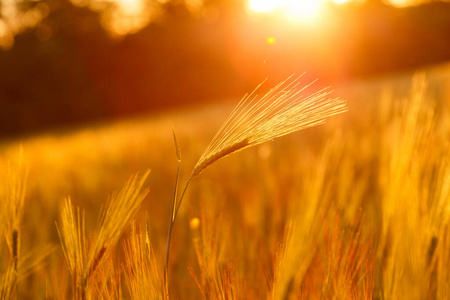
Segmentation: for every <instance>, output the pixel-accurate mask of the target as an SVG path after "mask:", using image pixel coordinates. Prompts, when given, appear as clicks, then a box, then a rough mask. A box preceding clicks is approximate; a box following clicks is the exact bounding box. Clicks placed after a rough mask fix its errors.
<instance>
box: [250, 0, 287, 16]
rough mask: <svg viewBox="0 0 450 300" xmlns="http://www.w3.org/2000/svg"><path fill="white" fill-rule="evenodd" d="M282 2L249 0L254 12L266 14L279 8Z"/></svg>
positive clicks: (275, 0)
mask: <svg viewBox="0 0 450 300" xmlns="http://www.w3.org/2000/svg"><path fill="white" fill-rule="evenodd" d="M280 2H281V1H277V0H249V2H248V7H249V8H250V10H251V11H253V12H257V13H266V12H271V11H274V10H275V9H277V8H279V7H280Z"/></svg>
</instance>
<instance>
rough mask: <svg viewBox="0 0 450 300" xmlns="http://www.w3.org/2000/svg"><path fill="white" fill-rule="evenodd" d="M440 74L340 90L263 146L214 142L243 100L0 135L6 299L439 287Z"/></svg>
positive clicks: (389, 294) (444, 263)
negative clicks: (9, 137)
mask: <svg viewBox="0 0 450 300" xmlns="http://www.w3.org/2000/svg"><path fill="white" fill-rule="evenodd" d="M448 74H450V67H449V66H441V67H438V68H434V69H430V70H428V71H427V72H426V73H419V74H416V75H414V76H412V75H410V74H408V75H397V76H394V77H390V78H379V79H372V80H367V81H360V82H355V83H352V84H349V85H346V86H342V87H338V88H336V91H334V92H333V93H332V94H331V95H332V96H333V97H335V96H336V97H339V98H341V99H345V100H346V104H345V109H343V108H342V107H341V108H339V109H340V110H339V111H338V112H339V113H341V112H344V111H345V110H348V112H345V113H342V114H338V115H335V116H333V114H334V113H329V114H327V113H324V114H323V115H322V116H323V118H326V123H325V124H322V125H320V126H315V127H312V128H307V129H305V130H301V131H298V132H295V133H292V134H289V135H287V136H283V137H279V138H277V139H276V140H274V141H271V140H272V139H273V137H274V136H271V135H270V134H273V132H272V131H273V130H269V131H264V130H266V129H267V128H268V127H270V128H279V127H277V126H278V125H277V124H279V123H266V127H261V131H258V132H257V131H255V130H254V128H255V126H256V125H257V124H259V123H252V125H251V126H250V127H251V128H252V130H253V131H252V130H250V131H249V132H250V133H249V134H247V133H248V132H247V131H245V132H247V133H246V134H243V135H233V136H232V137H233V139H232V141H235V144H233V143H231V146H230V145H229V144H226V143H227V142H228V141H230V137H229V136H227V135H223V131H222V135H221V134H220V132H221V131H219V134H218V135H217V136H216V137H217V138H213V137H214V135H215V133H216V132H217V130H218V129H219V128H220V125H221V123H222V122H223V121H224V120H225V119H226V118H227V115H228V114H229V113H230V112H231V111H232V109H233V106H234V104H235V103H236V101H234V104H229V103H225V104H217V105H212V106H209V107H202V108H200V107H199V108H192V109H190V110H185V111H174V112H170V113H167V114H164V115H153V116H149V117H146V118H141V119H134V120H129V121H121V122H117V123H113V124H97V125H92V126H89V127H84V128H75V129H72V130H67V131H63V132H49V133H42V134H40V135H36V136H32V137H28V138H23V139H20V140H13V141H4V142H3V143H2V144H1V145H0V165H1V167H0V171H1V174H0V176H1V181H0V197H1V201H0V203H1V205H0V220H1V222H0V233H1V237H2V240H1V243H0V253H1V256H0V298H1V299H449V298H450V267H449V266H450V147H449V142H450V89H449V88H448V86H450V77H449V75H448ZM308 91H309V88H308V89H306V90H305V91H304V92H303V91H302V93H304V94H305V95H308V93H309V92H308ZM333 103H334V102H333ZM339 103H342V102H339ZM283 105H284V106H285V105H289V104H286V103H285V104H283ZM333 105H334V104H333ZM277 109H279V108H277ZM298 113H300V114H301V111H300V112H296V114H298ZM313 113H314V114H313V115H312V116H317V115H318V114H320V111H313ZM264 116H265V117H266V115H264ZM259 117H260V115H259ZM259 117H258V118H259ZM291 118H292V116H291V115H288V116H287V118H280V120H282V121H283V122H284V123H283V124H286V119H289V120H290V119H291ZM244 119H245V122H248V121H249V119H248V118H244ZM319 119H320V118H319ZM319 119H314V120H313V121H312V123H311V124H312V125H317V124H316V123H320V122H318V120H319ZM229 120H230V119H229ZM237 120H239V119H238V118H237V117H235V118H231V125H233V124H236V123H237V122H239V121H237ZM258 120H260V119H258ZM280 120H278V119H277V122H280ZM320 120H321V119H320ZM320 120H319V121H320ZM258 122H259V121H258ZM205 124H206V125H207V126H205ZM267 124H269V125H267ZM274 124H275V125H276V126H275V125H274ZM296 124H298V123H296ZM267 126H268V127H267ZM304 127H308V126H304ZM304 127H300V128H297V129H304ZM225 128H228V129H227V130H228V131H226V132H232V131H233V128H234V127H232V128H231V131H230V127H226V126H225ZM239 128H241V127H239ZM242 132H243V131H242V130H241V129H239V130H236V131H234V133H237V134H240V133H242ZM255 132H257V133H258V134H260V135H257V134H256V133H255ZM268 132H269V133H268ZM174 133H175V136H176V139H175V141H176V145H174ZM264 134H265V135H264ZM267 134H269V136H267ZM236 136H238V137H239V138H240V139H236ZM255 137H257V138H259V139H257V138H255ZM263 137H264V139H265V140H263ZM266 137H268V138H267V139H266ZM252 138H254V140H255V141H256V142H255V143H254V146H253V144H252V146H253V147H251V148H249V149H246V150H244V151H239V153H235V154H234V153H233V154H232V155H228V154H231V152H236V150H241V149H240V148H247V146H248V143H249V141H253V140H252ZM211 140H212V142H211V144H210V147H209V148H208V147H207V146H208V143H209V142H210V141H211ZM215 141H216V142H215ZM217 141H218V142H217ZM224 141H225V142H224ZM258 141H262V142H261V143H257V142H258ZM211 145H212V146H211ZM224 145H225V146H224ZM236 145H237V146H236ZM176 146H177V147H176ZM220 147H222V148H220ZM227 147H228V148H227ZM233 147H234V148H233ZM237 148H239V149H237ZM177 149H179V151H178V150H177ZM205 149H206V151H205ZM208 149H209V150H208ZM211 149H213V150H211ZM224 149H225V150H224ZM230 149H231V150H232V151H231V150H230ZM204 151H205V152H204ZM208 151H209V152H208ZM211 151H212V152H213V153H216V154H217V153H219V155H220V156H221V157H220V159H215V158H211V156H208V153H209V154H210V153H211ZM214 151H216V152H214ZM227 151H228V152H230V153H228V152H227ZM202 153H203V155H202ZM225 156H227V157H225ZM199 158H200V159H199ZM177 168H178V170H179V172H177ZM200 173H201V174H200ZM192 175H195V176H192ZM176 181H177V182H178V184H176ZM186 182H190V183H189V188H188V189H186V193H185V195H184V200H183V203H182V205H181V202H177V203H174V202H173V201H174V200H173V199H179V196H180V194H181V192H182V188H183V187H184V185H185V184H186ZM175 186H179V188H174V187H175ZM174 190H175V191H176V193H174ZM182 197H183V196H182ZM173 204H175V213H174V210H173V208H172V206H173ZM178 205H179V206H178ZM178 208H179V210H178ZM171 214H172V217H171ZM176 216H177V218H176V220H177V221H176V222H172V221H173V220H174V219H175V217H176ZM171 223H173V225H174V226H173V232H172V238H171V246H170V247H169V248H170V261H169V262H168V263H167V266H166V267H167V270H166V268H165V264H166V263H165V259H166V258H165V255H166V254H167V251H166V241H167V236H168V234H167V231H168V225H169V224H171ZM175 223H176V224H175ZM166 272H167V273H166Z"/></svg>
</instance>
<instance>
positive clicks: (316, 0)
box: [248, 0, 323, 21]
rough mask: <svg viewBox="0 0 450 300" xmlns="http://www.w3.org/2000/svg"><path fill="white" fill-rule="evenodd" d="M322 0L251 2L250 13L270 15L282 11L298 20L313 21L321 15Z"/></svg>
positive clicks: (263, 0) (254, 0) (251, 0)
mask: <svg viewBox="0 0 450 300" xmlns="http://www.w3.org/2000/svg"><path fill="white" fill-rule="evenodd" d="M322 2H323V1H321V0H249V2H248V7H249V9H250V11H252V12H256V13H269V12H273V11H282V12H283V13H284V14H286V15H288V16H290V17H292V18H293V19H296V20H302V21H303V20H313V19H316V18H317V16H318V15H319V12H320V10H321V6H322Z"/></svg>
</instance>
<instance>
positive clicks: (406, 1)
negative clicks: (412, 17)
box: [389, 0, 414, 7]
mask: <svg viewBox="0 0 450 300" xmlns="http://www.w3.org/2000/svg"><path fill="white" fill-rule="evenodd" d="M413 2H414V1H411V0H389V3H390V4H392V5H394V6H398V7H403V6H408V5H411V4H413Z"/></svg>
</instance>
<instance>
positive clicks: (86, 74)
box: [0, 0, 450, 139]
mask: <svg viewBox="0 0 450 300" xmlns="http://www.w3.org/2000/svg"><path fill="white" fill-rule="evenodd" d="M0 47H1V50H0V70H1V72H0V139H7V138H11V137H18V136H24V135H30V134H34V133H37V132H42V131H45V130H49V129H51V130H55V129H56V130H59V129H60V128H68V127H71V126H77V125H79V124H84V123H86V122H89V123H90V124H92V123H95V122H103V121H107V120H114V119H118V118H124V117H130V116H137V115H142V114H148V113H150V112H160V111H162V110H167V109H173V108H185V107H192V106H193V105H200V104H203V103H208V102H211V101H223V100H227V99H233V101H236V100H237V99H239V98H240V97H242V96H243V95H244V93H246V92H249V91H251V90H252V89H254V88H255V86H256V85H257V84H259V83H261V82H262V81H263V80H264V79H266V78H269V81H270V82H273V83H276V82H279V81H280V80H282V79H285V78H286V77H287V76H289V75H291V74H293V73H296V74H301V73H303V72H305V71H306V72H307V73H306V74H305V75H304V77H305V79H304V81H303V82H306V83H307V82H309V81H312V80H314V79H316V78H319V82H320V85H324V86H328V85H333V86H334V85H338V84H341V83H345V82H348V81H352V80H355V79H360V78H367V77H374V76H379V75H382V74H387V73H395V72H400V71H405V70H413V69H417V68H421V67H424V66H429V65H434V64H438V63H441V62H444V61H447V60H449V59H450V2H444V1H420V0H416V1H414V0H391V1H381V0H366V1H362V0H333V1H331V0H322V1H321V0H308V1H299V0H297V1H294V0H293V1H288V0H283V1H274V0H272V1H270V0H266V1H264V0H1V6H0Z"/></svg>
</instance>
